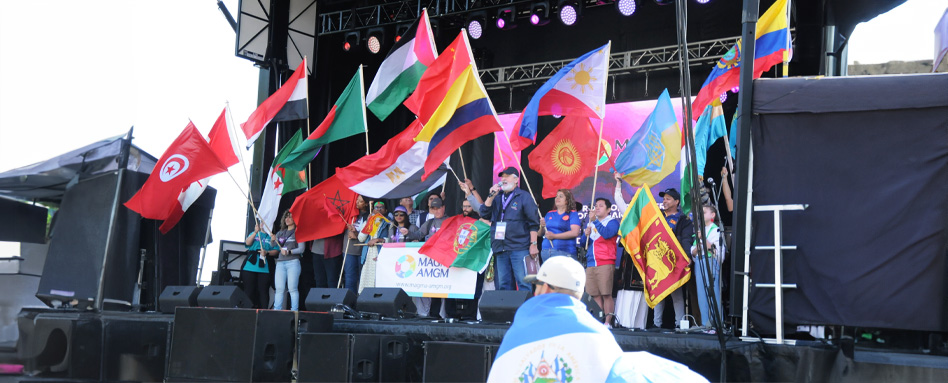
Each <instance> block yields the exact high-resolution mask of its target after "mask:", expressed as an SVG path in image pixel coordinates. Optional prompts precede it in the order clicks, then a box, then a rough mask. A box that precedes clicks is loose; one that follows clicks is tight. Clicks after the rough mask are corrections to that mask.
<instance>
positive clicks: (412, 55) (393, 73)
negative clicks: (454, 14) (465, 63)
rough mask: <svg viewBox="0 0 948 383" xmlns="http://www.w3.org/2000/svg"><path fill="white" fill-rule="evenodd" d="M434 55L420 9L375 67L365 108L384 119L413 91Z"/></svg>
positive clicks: (428, 25) (425, 18) (425, 17)
mask: <svg viewBox="0 0 948 383" xmlns="http://www.w3.org/2000/svg"><path fill="white" fill-rule="evenodd" d="M435 57H438V52H437V51H435V43H434V34H432V33H431V23H430V22H428V10H427V9H424V8H423V9H422V12H421V18H419V19H418V20H417V21H415V23H413V24H412V25H411V26H410V27H408V30H407V31H406V32H405V33H404V34H403V35H402V36H401V38H400V39H398V41H396V42H395V46H393V47H392V51H391V52H389V54H388V57H385V61H382V65H381V66H379V71H378V72H376V73H375V79H374V80H372V85H370V86H369V90H368V92H366V94H365V105H366V107H367V108H368V109H369V110H371V111H372V113H374V114H375V115H376V116H377V117H378V118H379V120H382V121H385V119H386V118H387V117H388V115H390V114H392V111H394V110H395V108H396V107H398V104H401V103H402V101H405V98H407V97H408V95H409V94H411V92H413V91H414V90H415V87H416V86H418V80H420V79H421V75H422V74H423V73H425V69H427V68H428V66H429V65H431V63H433V62H434V60H435Z"/></svg>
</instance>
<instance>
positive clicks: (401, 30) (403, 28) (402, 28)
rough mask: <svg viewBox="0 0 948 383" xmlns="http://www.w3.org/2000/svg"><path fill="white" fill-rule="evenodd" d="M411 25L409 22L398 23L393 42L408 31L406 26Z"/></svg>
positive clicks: (397, 40)
mask: <svg viewBox="0 0 948 383" xmlns="http://www.w3.org/2000/svg"><path fill="white" fill-rule="evenodd" d="M410 27H411V24H400V25H398V26H397V27H395V42H396V43H397V42H399V41H400V40H401V39H402V36H404V35H405V34H406V33H408V28H410Z"/></svg>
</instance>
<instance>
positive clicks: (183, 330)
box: [166, 289, 296, 382]
mask: <svg viewBox="0 0 948 383" xmlns="http://www.w3.org/2000/svg"><path fill="white" fill-rule="evenodd" d="M205 291H207V289H205ZM295 321H296V318H295V313H294V312H292V311H277V310H242V309H216V308H211V309H207V308H195V307H189V308H185V307H181V308H179V309H178V310H177V311H176V312H175V315H174V330H173V331H172V335H171V351H170V356H169V361H168V370H167V373H166V379H167V380H168V381H221V382H250V381H254V382H260V381H263V382H276V381H283V382H286V381H289V380H290V379H292V374H291V369H292V368H293V351H294V346H295V340H296V323H295ZM195 336H200V340H199V341H196V340H195Z"/></svg>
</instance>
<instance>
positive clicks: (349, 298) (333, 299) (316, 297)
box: [306, 287, 356, 312]
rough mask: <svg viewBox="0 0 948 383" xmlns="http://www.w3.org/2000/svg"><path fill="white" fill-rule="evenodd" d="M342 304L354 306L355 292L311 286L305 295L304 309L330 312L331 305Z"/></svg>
mask: <svg viewBox="0 0 948 383" xmlns="http://www.w3.org/2000/svg"><path fill="white" fill-rule="evenodd" d="M340 303H341V304H344V305H346V306H349V307H350V308H355V305H356V294H355V293H354V292H352V290H349V289H327V288H320V287H316V288H312V289H310V290H309V295H307V296H306V309H307V310H309V311H319V312H330V311H331V310H332V308H333V306H335V305H337V304H340Z"/></svg>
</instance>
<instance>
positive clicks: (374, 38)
mask: <svg viewBox="0 0 948 383" xmlns="http://www.w3.org/2000/svg"><path fill="white" fill-rule="evenodd" d="M368 36H369V37H368V38H367V39H365V47H366V48H367V49H368V50H369V52H370V53H372V54H378V53H379V51H381V50H382V42H383V41H385V30H384V29H382V28H372V29H369V34H368Z"/></svg>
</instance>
